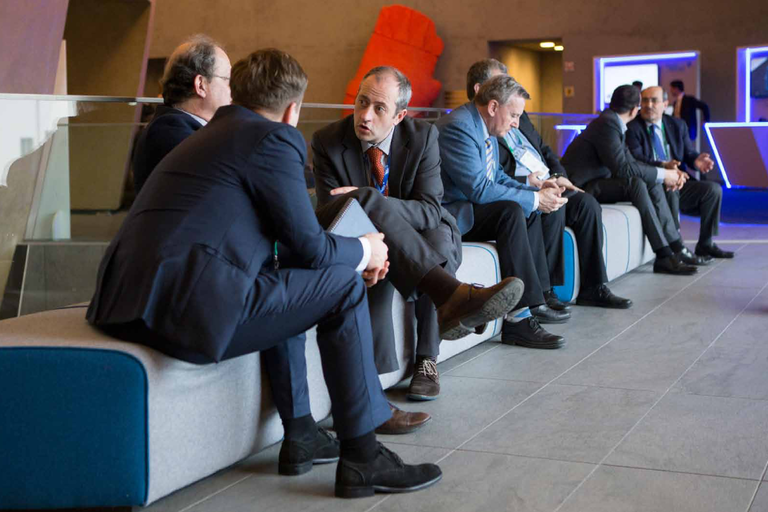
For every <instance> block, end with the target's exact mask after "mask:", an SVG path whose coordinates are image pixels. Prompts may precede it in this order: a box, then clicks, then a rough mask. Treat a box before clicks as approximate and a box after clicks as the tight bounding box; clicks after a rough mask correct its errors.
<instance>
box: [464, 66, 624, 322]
mask: <svg viewBox="0 0 768 512" xmlns="http://www.w3.org/2000/svg"><path fill="white" fill-rule="evenodd" d="M500 74H507V67H506V66H505V65H504V64H502V63H501V62H499V61H498V60H496V59H485V60H482V61H480V62H476V63H475V64H473V65H472V68H471V69H470V72H469V73H468V76H467V93H470V92H471V93H472V94H471V95H470V97H469V99H472V98H473V97H474V95H475V94H476V93H477V91H478V90H479V89H480V86H481V85H482V84H483V83H484V82H485V81H486V80H488V79H489V78H491V77H493V76H496V75H500ZM523 108H525V105H523ZM499 159H500V161H501V166H502V167H503V168H504V172H506V173H507V174H508V175H509V176H511V177H513V178H515V179H516V180H517V181H519V182H521V183H527V184H528V185H533V186H534V187H538V188H541V187H542V186H543V182H544V181H546V180H553V181H555V183H556V184H558V185H560V186H561V187H564V188H565V192H563V197H566V198H567V199H568V202H567V203H566V204H565V206H564V207H563V208H560V209H559V210H556V211H554V212H552V213H543V214H542V215H541V224H540V226H541V230H542V236H543V237H544V248H545V249H546V253H547V269H548V270H549V274H548V275H546V276H544V278H543V279H542V289H544V297H545V298H546V300H547V305H548V306H549V307H550V308H551V309H553V310H568V309H570V308H569V306H567V305H565V304H563V303H562V302H561V301H560V300H559V299H558V298H557V295H556V294H555V291H554V290H553V289H552V288H553V287H554V286H558V285H562V284H563V282H564V279H565V257H564V249H563V231H564V230H565V226H568V227H570V228H571V229H573V231H574V233H575V235H576V241H577V243H578V249H579V250H578V253H579V269H580V274H581V275H580V278H581V289H580V291H579V296H578V298H577V300H576V303H577V304H579V305H582V306H598V307H606V308H617V309H626V308H629V307H630V306H631V305H632V301H631V300H629V299H624V298H622V297H618V296H616V295H614V294H613V293H612V292H611V290H610V289H609V288H608V286H607V285H606V284H605V283H607V282H608V276H607V275H606V272H605V262H604V261H603V216H602V209H601V208H600V204H599V203H598V202H597V200H595V198H594V197H593V196H591V195H589V194H585V193H584V191H583V190H581V189H580V188H578V187H576V186H574V185H573V183H571V181H570V180H569V179H568V173H567V172H566V171H565V168H564V167H563V166H562V165H560V160H559V159H558V158H557V155H555V153H554V151H552V149H550V147H549V146H547V145H546V144H545V143H544V141H543V140H542V139H541V136H540V135H539V133H538V132H537V131H536V128H534V126H533V123H531V120H530V119H529V118H528V114H527V113H526V112H525V111H524V112H523V115H522V116H520V120H519V121H518V126H514V127H512V128H511V129H510V130H509V131H508V132H507V134H506V135H505V136H504V137H499ZM535 314H536V313H534V315H535ZM539 321H540V322H542V323H545V320H544V319H542V318H539Z"/></svg>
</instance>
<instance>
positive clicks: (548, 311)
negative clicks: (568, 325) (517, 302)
mask: <svg viewBox="0 0 768 512" xmlns="http://www.w3.org/2000/svg"><path fill="white" fill-rule="evenodd" d="M531 314H532V315H533V316H535V317H536V320H538V321H539V323H542V324H564V323H565V322H567V321H568V319H569V318H571V312H570V311H555V310H554V309H552V308H550V307H549V306H547V305H546V304H542V305H540V306H536V307H535V308H531Z"/></svg>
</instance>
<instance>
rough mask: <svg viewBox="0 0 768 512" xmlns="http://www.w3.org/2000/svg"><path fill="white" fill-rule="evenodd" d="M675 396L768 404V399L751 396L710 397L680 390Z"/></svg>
mask: <svg viewBox="0 0 768 512" xmlns="http://www.w3.org/2000/svg"><path fill="white" fill-rule="evenodd" d="M673 394H679V395H685V396H701V397H704V398H726V399H727V398H733V399H734V400H749V401H751V402H768V398H752V397H749V396H728V395H708V394H706V393H688V392H686V391H683V390H680V389H678V390H677V391H674V393H673Z"/></svg>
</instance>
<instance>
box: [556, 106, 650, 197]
mask: <svg viewBox="0 0 768 512" xmlns="http://www.w3.org/2000/svg"><path fill="white" fill-rule="evenodd" d="M625 140H626V135H625V134H624V133H622V129H621V120H620V119H619V118H618V116H617V115H616V113H615V112H613V111H612V110H610V109H606V110H604V111H603V112H602V113H601V114H600V116H599V117H597V118H595V119H593V120H592V122H590V123H589V124H588V125H587V127H586V129H585V130H584V131H583V132H581V133H580V134H579V135H578V136H577V137H576V138H575V139H573V142H571V144H570V145H569V146H568V149H566V150H565V154H564V155H563V158H561V159H560V163H561V164H563V167H565V168H566V169H567V170H568V176H569V179H570V180H571V182H572V183H573V184H574V185H576V186H577V187H580V188H584V186H585V185H586V184H587V183H589V182H590V181H593V180H597V179H608V178H620V179H628V178H632V177H639V178H642V179H643V180H644V181H645V182H646V183H647V184H648V186H653V185H654V184H655V183H656V176H657V172H656V167H654V166H651V165H648V164H646V163H644V162H638V161H637V160H636V159H635V157H634V156H632V153H630V151H629V148H627V145H626V144H625Z"/></svg>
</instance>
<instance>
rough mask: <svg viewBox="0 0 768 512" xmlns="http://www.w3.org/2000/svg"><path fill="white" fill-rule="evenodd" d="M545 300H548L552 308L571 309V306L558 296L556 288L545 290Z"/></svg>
mask: <svg viewBox="0 0 768 512" xmlns="http://www.w3.org/2000/svg"><path fill="white" fill-rule="evenodd" d="M544 300H545V301H547V306H549V308H550V309H554V310H555V311H570V310H571V306H569V305H568V304H566V303H565V302H563V301H561V300H560V299H559V298H558V297H557V294H556V293H555V290H549V291H548V292H544Z"/></svg>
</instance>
